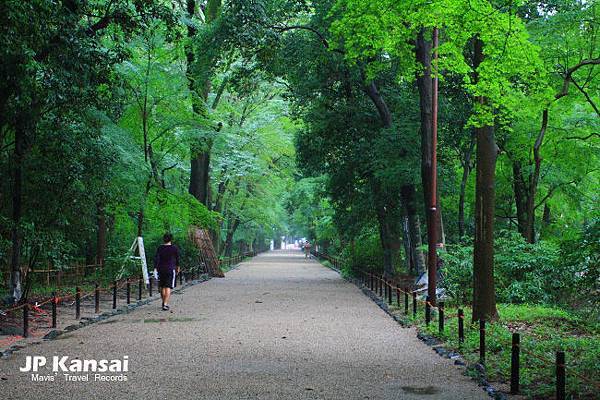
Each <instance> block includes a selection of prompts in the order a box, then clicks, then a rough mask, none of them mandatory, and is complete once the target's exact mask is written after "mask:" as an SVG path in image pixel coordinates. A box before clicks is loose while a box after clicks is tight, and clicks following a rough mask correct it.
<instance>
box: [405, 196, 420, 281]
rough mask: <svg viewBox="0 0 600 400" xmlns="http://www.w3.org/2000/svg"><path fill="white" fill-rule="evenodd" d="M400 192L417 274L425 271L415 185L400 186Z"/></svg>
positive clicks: (413, 263)
mask: <svg viewBox="0 0 600 400" xmlns="http://www.w3.org/2000/svg"><path fill="white" fill-rule="evenodd" d="M400 194H401V197H402V203H403V205H404V207H405V210H406V216H407V220H408V230H409V237H410V256H411V258H412V261H411V263H412V265H413V267H414V273H415V274H417V275H418V274H421V273H423V272H425V258H424V257H423V252H422V251H421V246H422V244H423V243H422V241H421V222H420V221H419V214H418V213H417V206H416V191H415V185H405V186H402V188H401V189H400Z"/></svg>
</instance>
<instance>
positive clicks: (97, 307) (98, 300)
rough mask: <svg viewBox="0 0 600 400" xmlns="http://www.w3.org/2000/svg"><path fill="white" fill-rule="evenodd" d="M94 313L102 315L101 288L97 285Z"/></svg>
mask: <svg viewBox="0 0 600 400" xmlns="http://www.w3.org/2000/svg"><path fill="white" fill-rule="evenodd" d="M94 312H95V313H96V314H100V286H99V285H98V284H97V283H96V288H95V290H94Z"/></svg>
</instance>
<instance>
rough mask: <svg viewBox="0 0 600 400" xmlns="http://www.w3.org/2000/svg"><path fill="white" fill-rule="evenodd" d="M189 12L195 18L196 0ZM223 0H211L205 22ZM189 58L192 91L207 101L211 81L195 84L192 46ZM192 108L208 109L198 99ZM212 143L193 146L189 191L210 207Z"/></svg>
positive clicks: (192, 33)
mask: <svg viewBox="0 0 600 400" xmlns="http://www.w3.org/2000/svg"><path fill="white" fill-rule="evenodd" d="M186 4H187V13H188V16H189V17H190V18H193V17H194V15H195V12H196V1H195V0H187V3H186ZM220 8H221V0H209V1H208V3H207V4H206V7H205V9H204V11H205V12H204V15H205V23H206V24H210V23H211V22H213V21H214V20H215V19H216V18H217V16H218V13H219V11H220ZM187 30H188V38H190V39H191V38H193V37H194V36H195V35H196V29H195V28H194V27H193V26H190V25H188V27H187ZM186 58H187V76H188V85H189V87H190V91H191V92H192V93H196V94H197V95H199V96H201V98H202V100H203V101H204V102H205V103H206V101H207V100H208V94H209V92H210V87H211V85H210V84H211V83H210V80H206V81H204V82H201V85H200V87H197V86H196V84H194V82H195V81H194V78H193V76H192V73H191V68H192V65H193V63H194V52H193V49H192V48H191V46H188V47H187V48H186ZM192 109H193V111H194V113H195V114H196V115H202V114H203V112H204V111H203V110H204V109H206V105H204V107H202V106H201V105H200V104H199V103H198V100H193V101H192ZM211 147H212V144H211V143H210V141H206V140H204V141H202V142H201V143H195V144H193V145H192V146H191V154H190V155H191V157H190V158H191V160H190V171H191V173H190V184H189V193H190V194H191V195H192V196H194V197H195V198H196V199H198V201H199V202H201V203H202V204H204V205H205V206H207V207H208V208H210V175H209V174H210V153H211V150H212V149H211Z"/></svg>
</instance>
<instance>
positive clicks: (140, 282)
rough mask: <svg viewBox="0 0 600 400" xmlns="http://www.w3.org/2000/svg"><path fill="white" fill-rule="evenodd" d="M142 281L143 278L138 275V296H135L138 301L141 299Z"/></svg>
mask: <svg viewBox="0 0 600 400" xmlns="http://www.w3.org/2000/svg"><path fill="white" fill-rule="evenodd" d="M143 281H144V280H143V279H142V277H141V276H140V277H139V278H138V297H137V299H138V301H141V300H142V284H143Z"/></svg>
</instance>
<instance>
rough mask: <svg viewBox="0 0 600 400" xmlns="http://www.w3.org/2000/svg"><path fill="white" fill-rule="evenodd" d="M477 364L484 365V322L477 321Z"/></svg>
mask: <svg viewBox="0 0 600 400" xmlns="http://www.w3.org/2000/svg"><path fill="white" fill-rule="evenodd" d="M479 362H480V363H481V364H484V363H485V320H484V319H480V320H479Z"/></svg>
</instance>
